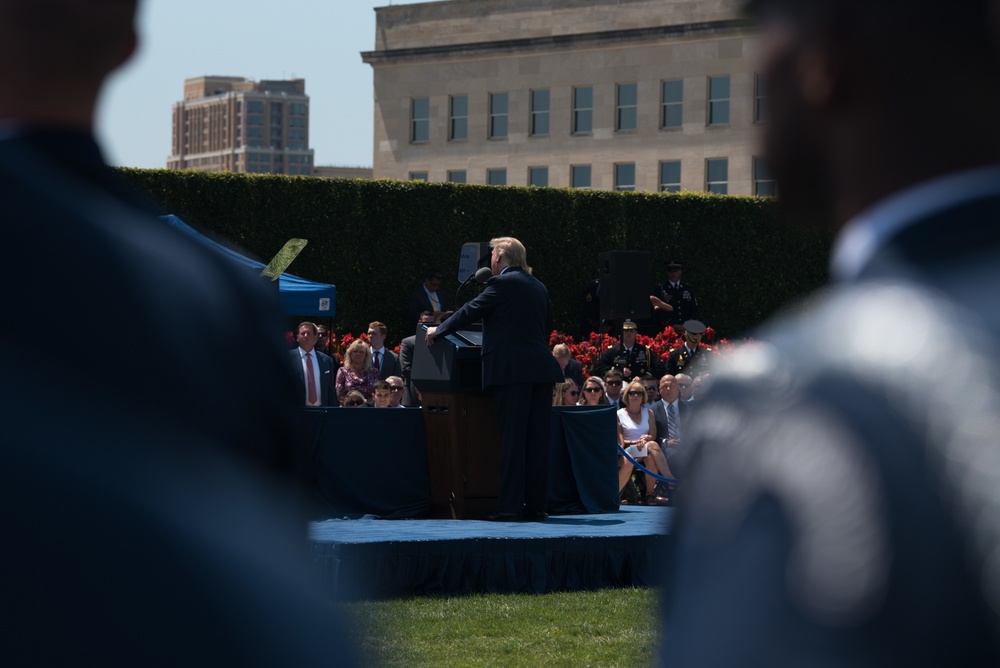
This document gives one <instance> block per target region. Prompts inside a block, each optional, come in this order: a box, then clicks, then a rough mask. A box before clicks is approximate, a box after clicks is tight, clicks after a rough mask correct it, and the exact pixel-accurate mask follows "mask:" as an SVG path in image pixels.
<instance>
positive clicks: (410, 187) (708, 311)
mask: <svg viewBox="0 0 1000 668" xmlns="http://www.w3.org/2000/svg"><path fill="white" fill-rule="evenodd" d="M119 171H120V173H121V174H122V176H123V177H124V178H125V179H126V180H128V181H130V182H131V183H132V184H133V185H134V186H136V187H137V188H138V189H139V190H141V191H144V192H146V193H148V195H149V196H150V197H151V198H152V199H153V200H154V201H155V202H157V203H158V204H159V206H160V207H161V208H162V209H163V212H164V213H173V214H176V215H177V216H179V217H180V218H181V219H183V220H184V221H185V222H187V223H189V224H190V225H192V226H193V227H195V228H197V229H199V230H200V231H202V232H204V233H206V234H208V235H209V236H211V237H213V238H215V239H218V240H220V241H222V242H223V243H228V244H229V245H232V246H235V247H236V248H238V249H239V250H241V251H243V252H246V253H248V254H250V255H252V256H254V257H255V258H256V259H259V260H261V261H263V262H267V261H268V260H269V259H270V258H271V256H273V255H274V254H275V253H276V252H277V251H278V250H279V249H280V248H281V247H282V245H283V244H284V243H285V241H287V240H288V239H289V238H291V237H301V238H304V239H308V240H309V245H308V246H307V247H306V248H305V250H304V251H303V252H302V254H301V255H299V257H298V258H297V259H296V260H295V262H294V263H293V264H292V266H291V267H290V268H289V271H291V272H292V273H294V274H297V275H299V276H302V277H304V278H308V279H310V280H315V281H322V282H325V283H333V284H335V285H336V286H337V318H336V322H335V329H336V330H337V331H341V332H360V331H364V330H365V328H366V327H367V325H368V323H369V322H370V321H372V320H382V321H383V322H385V323H387V324H388V326H389V329H390V332H389V340H390V342H392V343H393V344H394V343H395V342H397V341H398V340H399V339H400V338H402V337H403V336H407V335H409V334H411V333H412V332H413V328H414V324H413V323H410V322H406V320H408V318H407V317H406V316H405V313H406V303H407V300H408V297H409V295H410V294H411V293H412V292H413V291H414V290H415V289H417V288H418V287H419V285H420V283H421V281H422V276H423V273H424V270H425V269H426V268H428V267H430V268H438V269H440V270H441V271H442V273H443V274H444V276H445V280H444V284H443V289H444V290H445V291H447V292H448V293H449V294H450V295H454V292H455V289H456V288H457V287H458V282H457V280H456V275H457V273H458V261H459V256H460V250H461V246H462V244H463V243H465V242H469V241H488V240H489V239H490V238H492V237H496V236H504V235H510V236H515V237H517V238H518V239H520V240H521V241H522V242H524V244H525V246H526V247H527V249H528V263H529V264H530V265H531V266H532V267H533V268H534V272H535V275H536V276H537V277H538V278H539V279H541V280H542V281H543V282H544V283H545V284H546V285H547V286H548V289H549V293H550V295H551V297H552V301H553V304H554V306H555V312H556V321H557V327H558V328H559V329H561V330H564V331H573V332H575V331H577V324H578V322H579V319H580V313H581V308H582V297H583V293H584V288H585V286H586V284H587V283H588V282H589V281H591V280H592V279H594V278H596V277H597V275H598V261H597V256H598V253H600V252H602V251H608V250H641V251H649V252H650V253H651V257H652V263H651V267H652V273H653V282H654V284H655V283H660V282H662V281H664V280H666V268H665V266H664V262H665V261H666V260H667V259H669V258H680V259H682V260H683V261H684V262H685V264H686V268H685V272H684V280H686V281H688V282H690V283H692V284H693V285H694V286H695V288H696V289H697V293H698V296H699V300H700V302H701V313H702V319H703V320H704V321H705V322H706V323H708V324H710V325H712V326H713V327H714V328H715V329H716V330H717V331H718V332H720V333H721V334H723V335H726V336H730V337H734V336H739V335H742V334H743V333H745V332H746V331H747V330H748V329H750V328H752V327H754V326H755V325H757V324H758V323H759V322H761V321H762V320H763V319H764V318H766V317H767V316H768V315H770V314H771V313H773V312H774V311H775V310H776V309H777V308H779V307H780V306H781V305H783V304H785V303H787V302H789V301H791V300H794V299H796V298H798V297H800V296H802V295H803V294H805V293H806V292H809V291H811V290H812V289H814V288H816V287H817V286H819V285H821V284H822V283H824V282H825V281H826V278H827V257H828V254H829V247H830V237H829V235H828V234H827V233H826V232H824V231H821V230H817V229H814V228H796V227H791V226H786V225H782V224H780V223H779V222H778V221H777V219H776V215H775V214H776V212H775V205H774V202H773V201H771V200H767V199H760V198H753V197H732V196H729V197H725V196H716V195H707V194H700V193H681V194H658V193H629V192H626V193H619V192H608V191H588V190H570V189H557V188H521V187H497V186H474V185H460V184H451V183H421V182H409V181H389V180H378V181H369V180H360V179H321V178H312V177H287V176H276V175H251V174H236V173H208V172H193V171H184V172H178V171H168V170H139V169H122V170H119ZM651 287H652V286H648V285H637V286H636V289H637V290H640V291H643V292H645V291H648V290H650V289H651ZM467 290H468V288H467ZM470 294H471V290H470ZM647 294H648V293H647ZM464 296H465V297H466V298H468V297H469V296H470V295H464Z"/></svg>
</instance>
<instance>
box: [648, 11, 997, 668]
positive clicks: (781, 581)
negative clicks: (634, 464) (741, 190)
mask: <svg viewBox="0 0 1000 668" xmlns="http://www.w3.org/2000/svg"><path fill="white" fill-rule="evenodd" d="M753 8H754V10H755V13H756V14H757V16H758V17H760V19H761V28H762V31H761V40H762V43H761V53H762V54H765V56H766V60H765V61H764V64H763V66H762V67H761V69H760V70H759V71H761V74H762V77H763V79H764V80H765V81H766V82H767V100H768V108H769V110H770V118H769V122H768V124H767V128H766V131H765V132H766V134H765V145H766V147H767V159H768V161H769V164H770V167H771V169H772V171H773V172H774V174H775V177H776V179H777V181H778V191H779V193H780V202H781V203H782V205H783V206H784V207H785V211H786V215H789V216H795V217H797V218H800V219H804V220H810V219H812V220H824V219H826V220H829V222H830V223H831V224H832V226H833V228H834V229H835V230H836V231H837V239H836V243H835V246H834V253H833V258H832V269H833V275H834V277H835V279H836V280H837V283H836V284H835V286H834V287H832V288H831V289H829V290H828V291H826V293H825V294H823V295H822V296H817V297H815V298H813V299H811V300H810V302H809V307H808V309H807V310H806V311H805V313H803V314H802V315H801V316H799V317H794V316H792V317H790V318H788V319H785V320H781V321H778V322H777V323H775V324H774V325H772V326H770V327H768V328H767V329H766V330H765V331H763V332H761V333H759V334H758V335H757V336H756V337H755V338H756V339H757V340H758V341H759V343H758V344H756V345H754V346H751V347H748V348H747V349H745V350H744V351H742V352H740V353H739V354H738V355H736V357H735V359H734V360H733V361H732V362H731V363H727V364H724V365H721V366H720V368H719V369H717V371H718V373H716V369H713V374H712V378H713V383H712V387H711V389H710V390H709V392H707V393H706V395H705V396H704V397H699V398H698V401H699V403H700V406H699V408H698V410H697V413H695V414H694V416H693V418H692V420H691V421H690V424H689V425H685V432H684V439H685V444H684V445H685V447H686V448H687V447H692V446H694V447H695V448H696V453H695V454H696V460H695V462H694V463H693V464H692V465H691V467H690V469H689V472H688V475H687V477H686V478H685V483H684V486H682V488H681V493H682V496H683V498H682V499H681V500H680V501H679V506H678V507H679V512H678V516H677V517H676V523H675V525H674V527H675V534H674V535H673V536H672V540H673V542H674V548H675V549H674V550H673V556H672V563H671V566H670V568H668V569H667V570H668V573H669V578H668V582H667V583H666V587H665V602H666V605H667V618H666V620H665V626H664V628H665V631H666V637H665V638H664V642H663V645H662V648H663V649H662V661H663V663H664V664H665V665H670V666H678V667H683V666H702V665H712V666H776V665H784V666H798V665H823V666H878V665H882V666H885V665H899V666H904V665H905V666H932V665H937V664H939V663H942V662H943V663H948V664H951V665H963V666H973V665H975V666H987V665H998V664H1000V645H998V635H1000V634H998V629H1000V623H998V617H997V610H1000V592H998V588H997V587H996V585H995V583H996V582H997V581H998V580H997V572H998V567H997V558H996V554H997V548H998V546H1000V505H998V503H997V500H996V490H997V489H1000V469H998V467H997V466H996V464H995V463H993V462H995V460H996V453H997V442H996V439H997V437H996V434H997V430H996V428H995V427H994V426H991V425H996V424H997V420H998V418H1000V396H998V393H997V391H996V387H997V380H998V378H1000V365H998V359H997V353H996V351H997V349H998V343H1000V304H998V302H997V300H996V297H995V295H996V293H997V291H998V290H1000V225H998V224H997V221H998V220H1000V126H998V125H997V123H996V122H995V120H994V119H993V118H992V117H990V116H989V115H985V116H984V115H983V114H982V113H981V111H982V110H983V109H993V108H997V107H998V105H1000V48H998V44H997V41H996V36H995V35H991V34H990V32H989V31H990V28H991V26H993V27H994V28H995V27H996V19H995V16H996V15H995V14H993V13H992V11H993V10H995V9H996V7H995V3H994V4H993V6H992V7H991V3H989V2H987V1H986V0H956V1H955V2H952V3H949V5H948V7H947V11H941V10H940V9H941V8H940V6H939V5H938V4H937V3H932V2H929V1H928V0H911V1H909V2H897V1H895V0H864V1H863V2H862V1H861V0H810V1H809V2H803V1H802V0H760V1H759V2H754V3H753ZM930 44H933V45H934V48H929V45H930ZM932 81H933V82H934V85H935V91H934V94H933V95H925V94H924V93H923V92H922V91H921V90H920V89H921V87H922V85H923V84H926V83H927V82H932ZM845 323H847V324H848V325H849V327H848V329H847V333H846V336H845V328H844V325H845ZM944 341H946V342H947V345H946V346H945V345H942V343H943V342H944ZM765 342H766V343H765ZM936 359H944V360H946V363H947V368H948V370H949V372H948V373H947V374H942V373H941V372H940V366H939V365H936V364H935V363H934V361H935V360H936ZM928 387H932V388H933V391H931V392H929V391H927V388H928ZM944 611H947V612H944ZM914 629H923V630H924V631H923V632H920V633H914ZM720 639H724V642H720Z"/></svg>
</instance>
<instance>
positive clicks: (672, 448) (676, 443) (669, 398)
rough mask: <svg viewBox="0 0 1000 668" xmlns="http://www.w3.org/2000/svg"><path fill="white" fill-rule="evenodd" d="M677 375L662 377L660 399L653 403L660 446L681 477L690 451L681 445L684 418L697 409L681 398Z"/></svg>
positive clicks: (670, 465)
mask: <svg viewBox="0 0 1000 668" xmlns="http://www.w3.org/2000/svg"><path fill="white" fill-rule="evenodd" d="M679 385H680V384H679V383H678V382H677V379H676V377H674V376H671V375H669V374H668V375H666V376H664V377H663V378H661V379H660V400H659V401H657V402H656V403H655V404H653V418H654V419H655V420H656V433H657V435H658V436H659V438H658V440H659V442H660V447H661V448H662V449H663V454H664V455H665V456H666V458H667V465H668V466H669V467H670V470H671V471H673V472H674V473H675V477H678V478H679V477H681V476H682V475H683V474H684V471H685V469H686V466H685V464H686V460H685V458H686V457H688V453H687V452H686V451H685V450H684V449H683V448H682V447H681V442H682V434H683V427H684V420H686V419H687V417H688V415H689V412H690V411H693V410H696V409H695V408H693V407H691V406H690V405H688V403H687V402H686V401H682V400H681V398H680V387H679Z"/></svg>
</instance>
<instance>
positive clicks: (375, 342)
mask: <svg viewBox="0 0 1000 668" xmlns="http://www.w3.org/2000/svg"><path fill="white" fill-rule="evenodd" d="M388 334H389V328H388V327H386V325H385V323H384V322H379V321H378V320H376V321H375V322H373V323H370V324H369V325H368V343H369V344H370V346H371V349H372V368H374V369H377V370H378V377H379V380H385V379H386V378H388V377H389V376H402V375H403V368H402V367H401V366H400V364H399V355H397V354H396V353H394V352H392V351H391V350H389V349H387V348H386V347H385V337H386V336H387V335H388Z"/></svg>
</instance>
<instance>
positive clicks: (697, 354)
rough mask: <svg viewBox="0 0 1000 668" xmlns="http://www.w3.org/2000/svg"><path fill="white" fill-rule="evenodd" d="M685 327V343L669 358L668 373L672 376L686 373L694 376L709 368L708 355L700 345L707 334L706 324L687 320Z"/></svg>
mask: <svg viewBox="0 0 1000 668" xmlns="http://www.w3.org/2000/svg"><path fill="white" fill-rule="evenodd" d="M683 327H684V345H683V346H681V347H680V348H678V349H677V350H675V351H674V352H672V353H670V356H669V357H668V358H667V373H668V374H670V375H671V376H676V375H677V374H679V373H684V374H686V375H688V376H691V377H692V378H694V377H695V376H698V375H700V374H703V373H705V372H706V371H707V370H708V369H707V368H706V367H707V365H708V357H707V355H706V353H705V351H703V350H702V349H701V348H699V347H698V344H699V343H701V337H702V336H703V335H704V334H705V324H704V323H703V322H701V321H699V320H687V321H685V322H684V323H683Z"/></svg>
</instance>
